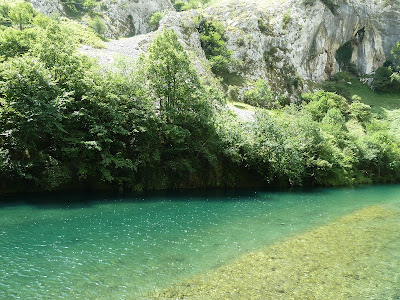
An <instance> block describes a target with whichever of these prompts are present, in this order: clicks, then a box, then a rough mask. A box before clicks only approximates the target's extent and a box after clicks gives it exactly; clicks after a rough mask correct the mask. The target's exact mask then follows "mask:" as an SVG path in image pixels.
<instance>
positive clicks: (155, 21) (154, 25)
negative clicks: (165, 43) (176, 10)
mask: <svg viewBox="0 0 400 300" xmlns="http://www.w3.org/2000/svg"><path fill="white" fill-rule="evenodd" d="M166 14H167V12H165V11H164V12H155V13H153V14H152V15H151V17H150V20H149V25H150V28H151V30H157V29H158V27H159V26H160V21H161V20H162V18H164V16H165V15H166Z"/></svg>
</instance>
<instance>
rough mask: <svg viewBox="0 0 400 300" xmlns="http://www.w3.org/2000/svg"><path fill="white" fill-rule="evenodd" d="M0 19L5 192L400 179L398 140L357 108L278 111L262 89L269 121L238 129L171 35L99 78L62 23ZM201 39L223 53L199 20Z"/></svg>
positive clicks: (0, 147) (260, 116)
mask: <svg viewBox="0 0 400 300" xmlns="http://www.w3.org/2000/svg"><path fill="white" fill-rule="evenodd" d="M21 9H24V8H21ZM4 16H5V19H7V20H8V21H5V23H7V25H6V27H4V26H3V27H2V31H1V35H0V41H1V42H0V55H1V60H0V61H1V62H0V182H1V190H2V191H6V190H9V191H10V190H13V189H15V190H21V189H24V190H53V189H62V188H71V187H73V188H76V187H92V188H96V189H101V188H115V189H125V190H132V189H134V190H140V189H162V188H182V187H201V186H221V185H222V186H265V185H268V184H274V185H302V184H322V185H337V184H353V183H362V182H372V181H374V182H379V181H394V180H399V179H400V148H399V144H398V141H397V140H396V139H394V138H393V136H392V135H391V133H390V131H389V129H388V124H387V123H386V121H385V120H383V119H380V120H378V119H376V118H375V117H374V115H373V114H372V113H371V111H370V107H369V106H367V105H364V104H362V103H361V102H360V101H359V99H358V98H357V97H356V98H354V99H353V100H352V101H348V100H346V99H345V98H343V97H341V96H339V95H337V94H334V93H329V92H323V91H319V92H316V93H312V94H305V95H304V96H303V99H302V100H303V103H302V104H300V105H291V106H286V107H284V108H279V105H278V104H279V103H278V104H275V103H273V102H271V99H272V98H271V97H270V94H271V93H272V92H271V90H270V89H269V87H268V85H267V84H266V83H265V82H262V81H259V82H258V83H257V84H256V86H255V88H254V90H252V91H250V92H249V93H248V95H247V96H248V97H249V98H250V99H252V101H256V102H257V101H259V102H260V103H261V106H264V107H269V108H271V110H265V109H259V110H257V112H256V114H255V117H254V119H249V120H247V121H242V120H241V119H239V118H238V117H237V116H235V115H234V114H233V113H232V112H231V111H230V110H227V109H226V108H225V106H224V96H223V94H222V93H221V92H220V91H219V90H218V89H217V88H212V87H207V86H205V85H204V84H203V83H202V80H201V78H200V77H199V75H198V74H197V72H196V70H195V69H194V66H193V65H192V63H191V61H190V59H189V57H188V54H187V53H186V51H185V50H184V48H183V46H182V45H181V44H180V43H179V41H178V37H177V35H176V34H175V32H174V31H173V30H170V31H168V30H164V31H163V32H161V33H160V34H159V35H158V36H157V37H156V38H155V40H154V41H153V43H152V44H151V45H150V47H149V50H148V53H147V54H146V55H143V56H142V57H140V58H139V59H138V61H136V62H130V61H128V60H126V59H120V60H118V61H117V62H116V63H115V64H114V65H113V66H111V67H110V68H108V69H104V67H99V66H98V65H97V63H96V62H94V61H92V60H90V59H89V58H87V57H85V56H83V55H80V54H79V53H78V52H77V50H76V49H77V46H78V44H79V42H82V41H84V39H81V38H80V37H78V39H79V41H78V40H77V37H76V36H74V35H71V34H70V27H69V26H66V25H65V24H64V23H62V22H61V21H60V20H57V19H50V18H46V17H43V16H41V15H38V14H36V13H35V12H32V15H29V18H27V19H26V20H27V21H26V22H25V21H24V22H22V23H21V22H20V21H19V20H14V19H13V18H8V16H9V15H8V13H7V14H5V15H3V17H4ZM21 24H22V26H21ZM201 32H202V33H203V37H205V38H204V41H203V42H204V43H205V42H207V43H208V44H206V45H211V44H212V43H214V42H215V43H217V45H218V44H219V43H220V42H221V36H218V35H219V33H218V30H217V29H216V27H215V26H214V25H213V24H210V23H207V21H204V22H203V23H202V27H201ZM207 32H208V33H207ZM210 49H211V48H210ZM210 51H211V52H210V53H212V51H214V50H210ZM216 54H218V53H216ZM216 56H218V55H216ZM257 98H259V99H257Z"/></svg>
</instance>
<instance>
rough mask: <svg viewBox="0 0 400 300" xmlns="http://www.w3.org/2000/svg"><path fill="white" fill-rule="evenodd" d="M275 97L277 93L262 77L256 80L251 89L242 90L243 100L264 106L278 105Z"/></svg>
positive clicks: (275, 106) (273, 106) (276, 106)
mask: <svg viewBox="0 0 400 300" xmlns="http://www.w3.org/2000/svg"><path fill="white" fill-rule="evenodd" d="M276 97H277V95H276V94H275V93H274V92H273V91H272V90H271V88H270V87H269V85H268V83H267V82H266V81H265V80H263V79H260V80H258V81H257V82H256V84H255V87H254V88H253V89H251V90H249V91H245V92H244V102H246V103H248V104H250V105H253V106H259V107H264V108H278V107H280V104H279V102H278V101H277V100H276V99H275V98H276Z"/></svg>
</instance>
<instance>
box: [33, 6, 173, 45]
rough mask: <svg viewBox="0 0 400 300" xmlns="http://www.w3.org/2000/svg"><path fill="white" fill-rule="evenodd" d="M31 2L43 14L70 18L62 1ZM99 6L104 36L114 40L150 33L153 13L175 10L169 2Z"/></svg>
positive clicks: (97, 12)
mask: <svg viewBox="0 0 400 300" xmlns="http://www.w3.org/2000/svg"><path fill="white" fill-rule="evenodd" d="M29 1H30V3H31V4H32V6H33V7H34V8H35V9H36V10H38V11H39V12H41V13H43V14H47V15H52V14H59V15H62V16H68V14H67V12H66V11H67V10H66V9H65V7H64V5H63V4H62V1H61V0H45V1H44V0H29ZM64 2H65V1H64ZM99 4H100V5H98V6H97V7H96V8H95V9H94V11H95V13H96V14H97V15H99V16H101V18H102V20H103V21H104V23H105V25H106V27H107V30H106V32H105V34H104V35H105V36H106V37H108V38H112V39H114V38H118V37H122V36H133V35H137V34H144V33H148V32H149V31H150V26H149V19H150V17H151V15H152V14H153V13H155V12H163V11H166V12H167V11H174V10H175V9H174V7H173V6H172V3H171V1H169V0H102V1H101V2H99ZM79 21H81V22H83V23H85V22H87V21H88V18H87V16H86V18H85V16H83V17H82V18H81V19H80V20H79Z"/></svg>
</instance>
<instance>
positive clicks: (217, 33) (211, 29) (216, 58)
mask: <svg viewBox="0 0 400 300" xmlns="http://www.w3.org/2000/svg"><path fill="white" fill-rule="evenodd" d="M197 30H198V32H199V33H200V41H201V47H202V48H203V50H204V53H205V55H206V58H207V59H208V60H209V61H210V65H211V70H212V71H213V73H214V74H217V75H220V76H224V73H226V72H228V65H229V63H230V61H231V56H232V51H230V50H228V48H227V47H226V37H225V31H224V29H223V27H222V25H221V24H219V23H218V22H215V21H207V20H206V19H205V18H204V17H203V16H201V17H200V18H199V19H198V26H197Z"/></svg>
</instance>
